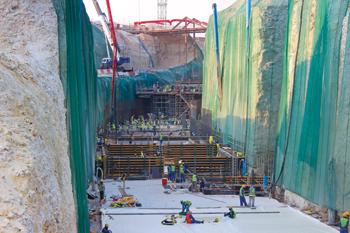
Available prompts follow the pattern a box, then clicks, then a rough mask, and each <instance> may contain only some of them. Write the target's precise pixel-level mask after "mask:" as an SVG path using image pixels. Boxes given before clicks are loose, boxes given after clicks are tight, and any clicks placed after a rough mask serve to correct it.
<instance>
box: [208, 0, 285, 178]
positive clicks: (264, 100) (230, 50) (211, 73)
mask: <svg viewBox="0 0 350 233" xmlns="http://www.w3.org/2000/svg"><path fill="white" fill-rule="evenodd" d="M287 9H288V7H287V0H271V1H265V0H261V1H260V0H253V1H252V11H251V26H250V46H249V48H250V51H249V77H248V78H247V59H246V54H247V49H246V48H247V46H246V42H247V39H246V38H247V32H246V5H245V1H239V2H236V3H234V4H233V5H231V6H230V7H229V8H227V9H225V10H223V11H221V12H219V13H218V33H219V51H220V69H221V74H222V90H223V99H222V107H221V109H220V103H219V98H218V85H217V73H216V54H215V40H214V25H213V16H211V17H210V19H209V23H208V28H207V32H206V38H205V48H204V62H203V97H202V108H204V109H207V110H210V111H211V114H212V125H213V128H217V129H218V130H220V131H221V132H222V133H223V141H222V143H230V140H229V136H231V137H232V138H234V139H237V140H240V141H245V136H246V135H247V140H246V143H245V145H246V153H245V156H247V157H248V162H249V164H250V166H257V165H258V164H257V160H258V159H259V158H260V159H259V161H261V157H264V158H266V159H268V160H269V161H272V159H273V153H274V146H275V137H276V127H277V120H278V110H279V99H280V91H281V85H282V74H283V70H282V67H283V48H284V41H285V28H286V22H287ZM247 80H249V81H247ZM247 100H248V101H247ZM247 104H248V112H247V113H246V109H247V107H246V106H247ZM270 163H271V166H270V167H268V166H265V170H266V171H267V170H268V172H271V171H272V162H270ZM266 171H264V172H266Z"/></svg>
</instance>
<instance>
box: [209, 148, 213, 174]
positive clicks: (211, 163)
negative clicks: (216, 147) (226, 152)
mask: <svg viewBox="0 0 350 233" xmlns="http://www.w3.org/2000/svg"><path fill="white" fill-rule="evenodd" d="M210 177H213V153H210Z"/></svg>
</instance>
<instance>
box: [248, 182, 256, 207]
mask: <svg viewBox="0 0 350 233" xmlns="http://www.w3.org/2000/svg"><path fill="white" fill-rule="evenodd" d="M255 196H256V195H255V188H254V186H251V187H250V189H249V206H250V207H254V204H255Z"/></svg>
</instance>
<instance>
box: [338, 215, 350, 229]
mask: <svg viewBox="0 0 350 233" xmlns="http://www.w3.org/2000/svg"><path fill="white" fill-rule="evenodd" d="M339 227H340V233H348V227H349V212H346V213H344V214H343V217H342V218H341V219H340V220H339Z"/></svg>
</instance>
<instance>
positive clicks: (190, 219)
mask: <svg viewBox="0 0 350 233" xmlns="http://www.w3.org/2000/svg"><path fill="white" fill-rule="evenodd" d="M180 204H181V205H182V212H183V213H186V220H185V222H186V223H204V220H203V221H198V220H196V219H194V217H193V216H192V211H190V207H191V206H192V202H191V201H188V200H187V201H183V200H181V201H180ZM228 209H229V212H228V213H226V214H224V216H225V217H226V216H227V217H229V218H232V219H234V218H236V212H235V211H234V210H233V208H232V206H229V207H228ZM218 221H219V220H218V219H215V222H218Z"/></svg>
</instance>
